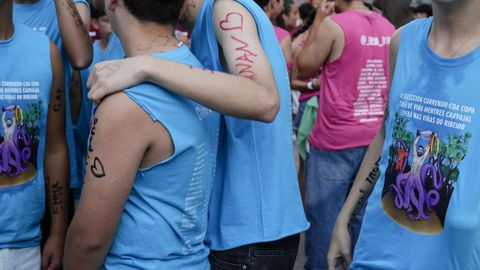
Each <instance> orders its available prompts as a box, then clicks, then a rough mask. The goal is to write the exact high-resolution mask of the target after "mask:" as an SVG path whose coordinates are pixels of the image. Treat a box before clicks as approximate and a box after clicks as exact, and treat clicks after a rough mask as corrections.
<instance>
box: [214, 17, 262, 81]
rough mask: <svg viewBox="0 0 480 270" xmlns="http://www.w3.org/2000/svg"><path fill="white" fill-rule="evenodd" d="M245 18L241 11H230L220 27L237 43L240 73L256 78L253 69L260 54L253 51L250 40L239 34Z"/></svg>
mask: <svg viewBox="0 0 480 270" xmlns="http://www.w3.org/2000/svg"><path fill="white" fill-rule="evenodd" d="M243 19H244V18H243V15H242V14H241V13H238V12H230V13H227V15H225V18H224V19H223V20H221V21H220V22H219V27H220V29H221V31H224V32H226V33H227V32H228V34H229V35H228V37H229V38H230V39H231V40H233V41H234V43H235V44H236V45H235V53H236V55H235V63H234V66H235V67H236V68H238V69H239V72H238V73H239V74H240V75H241V76H244V77H246V78H248V79H251V80H254V79H255V78H256V76H257V74H256V73H255V71H254V70H252V69H253V64H254V60H255V58H256V57H257V56H258V55H257V54H255V53H253V52H252V51H251V49H250V44H249V43H248V41H246V40H244V39H243V38H242V37H241V35H239V33H241V32H242V31H243V27H244V26H243Z"/></svg>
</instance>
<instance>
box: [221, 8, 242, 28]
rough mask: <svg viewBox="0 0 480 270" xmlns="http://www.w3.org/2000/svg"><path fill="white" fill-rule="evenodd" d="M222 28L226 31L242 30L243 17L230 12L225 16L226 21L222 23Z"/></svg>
mask: <svg viewBox="0 0 480 270" xmlns="http://www.w3.org/2000/svg"><path fill="white" fill-rule="evenodd" d="M220 28H221V29H222V30H224V31H230V30H242V29H243V16H242V14H240V13H238V12H230V13H228V14H227V16H225V20H223V21H221V22H220Z"/></svg>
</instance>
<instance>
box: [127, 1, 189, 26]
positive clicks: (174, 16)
mask: <svg viewBox="0 0 480 270" xmlns="http://www.w3.org/2000/svg"><path fill="white" fill-rule="evenodd" d="M123 1H124V3H125V7H126V8H127V9H128V11H129V12H130V13H131V14H132V15H133V16H135V17H136V18H137V19H138V20H139V21H144V22H156V23H159V24H164V25H165V24H169V25H176V24H177V21H178V19H179V17H180V11H181V10H182V7H183V3H184V1H182V0H123Z"/></svg>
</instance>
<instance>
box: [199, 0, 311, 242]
mask: <svg viewBox="0 0 480 270" xmlns="http://www.w3.org/2000/svg"><path fill="white" fill-rule="evenodd" d="M237 2H238V3H240V4H241V5H243V6H244V7H245V8H246V9H247V10H248V11H249V12H250V14H251V15H252V17H253V18H254V19H255V22H256V25H257V29H258V36H259V38H260V42H261V44H262V47H263V50H264V52H265V54H266V56H267V58H268V60H269V62H270V64H271V67H272V71H273V75H274V77H275V82H276V85H277V89H278V94H279V96H280V111H279V112H278V114H277V117H276V118H275V120H274V121H273V122H272V123H269V124H266V123H261V122H257V121H251V120H242V119H238V118H233V117H228V116H224V117H223V120H224V123H225V128H224V129H223V130H222V137H221V142H220V149H219V154H218V161H217V167H218V170H217V172H218V173H217V175H216V182H215V187H214V192H213V196H212V202H211V205H210V215H209V228H208V234H207V240H208V243H209V245H210V248H211V249H213V250H225V249H230V248H234V247H238V246H242V245H246V244H252V243H258V242H268V241H274V240H278V239H281V238H284V237H287V236H290V235H294V234H297V233H300V232H302V231H305V230H306V229H307V228H308V222H307V220H306V218H305V214H304V210H303V205H302V200H301V197H300V191H299V187H298V182H297V176H296V170H295V163H294V159H293V142H292V137H293V136H292V120H291V118H292V114H291V104H290V83H289V80H288V72H287V66H286V63H285V59H284V57H283V54H282V50H281V48H280V45H279V44H278V41H277V38H276V35H275V32H274V30H273V27H272V23H271V22H270V21H269V19H268V17H267V16H266V14H265V12H264V11H263V10H262V9H261V8H260V7H259V6H258V5H257V4H255V3H254V2H253V1H251V0H237ZM213 4H214V0H205V1H204V2H203V6H202V8H201V10H200V11H199V13H198V15H197V18H196V21H195V27H194V29H193V33H192V47H191V50H192V52H193V54H195V56H196V57H198V59H199V60H200V62H202V64H203V65H204V66H205V67H207V68H209V69H213V70H218V71H223V68H222V66H221V64H220V56H219V55H220V54H219V47H218V42H217V39H216V36H215V27H214V17H213ZM231 19H232V21H233V20H234V18H231ZM238 46H239V48H240V47H242V48H244V46H245V44H244V43H242V42H240V41H239V43H238ZM244 49H245V48H244ZM247 49H248V48H247ZM246 58H248V57H246ZM250 58H252V57H250ZM243 59H244V60H245V61H247V62H248V60H246V59H245V58H243ZM249 60H251V59H249ZM238 64H239V65H244V67H245V64H247V65H248V63H246V62H243V63H238ZM246 74H247V73H246ZM232 87H234V86H232Z"/></svg>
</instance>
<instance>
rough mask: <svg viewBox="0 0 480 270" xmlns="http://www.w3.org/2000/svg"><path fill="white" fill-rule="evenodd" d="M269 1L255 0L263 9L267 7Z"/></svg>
mask: <svg viewBox="0 0 480 270" xmlns="http://www.w3.org/2000/svg"><path fill="white" fill-rule="evenodd" d="M269 2H270V0H255V3H257V5H259V6H260V7H261V8H262V9H263V8H265V7H266V6H267V5H268V3H269Z"/></svg>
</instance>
